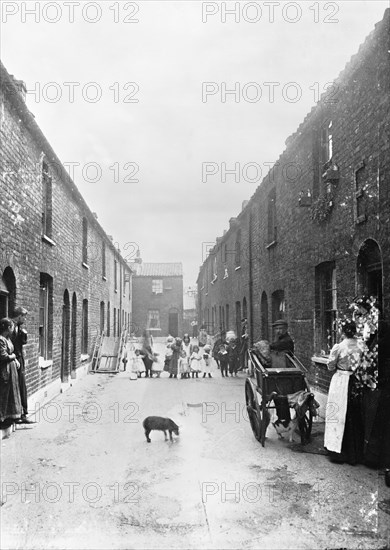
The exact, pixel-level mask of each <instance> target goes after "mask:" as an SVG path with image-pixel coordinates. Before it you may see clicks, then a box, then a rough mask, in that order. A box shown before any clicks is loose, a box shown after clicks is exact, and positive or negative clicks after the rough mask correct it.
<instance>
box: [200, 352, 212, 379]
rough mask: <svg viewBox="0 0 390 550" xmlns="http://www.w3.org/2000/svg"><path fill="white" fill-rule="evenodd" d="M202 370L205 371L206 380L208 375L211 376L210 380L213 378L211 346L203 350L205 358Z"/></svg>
mask: <svg viewBox="0 0 390 550" xmlns="http://www.w3.org/2000/svg"><path fill="white" fill-rule="evenodd" d="M201 365H202V370H203V378H206V374H208V375H209V378H212V376H211V346H209V345H207V346H205V347H204V348H203V357H202V363H201Z"/></svg>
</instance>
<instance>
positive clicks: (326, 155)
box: [313, 118, 333, 199]
mask: <svg viewBox="0 0 390 550" xmlns="http://www.w3.org/2000/svg"><path fill="white" fill-rule="evenodd" d="M314 135H315V137H314V140H313V174H314V179H313V198H314V199H317V198H318V197H319V196H320V195H321V194H322V193H325V192H326V193H328V192H331V184H330V183H329V182H328V183H327V187H326V188H325V187H324V181H325V180H326V178H324V176H325V174H326V172H327V170H328V168H329V167H330V166H331V164H332V158H333V123H332V121H331V120H330V119H329V118H326V119H325V120H324V122H323V123H322V124H321V126H320V127H319V129H318V130H317V131H316V132H315V134H314Z"/></svg>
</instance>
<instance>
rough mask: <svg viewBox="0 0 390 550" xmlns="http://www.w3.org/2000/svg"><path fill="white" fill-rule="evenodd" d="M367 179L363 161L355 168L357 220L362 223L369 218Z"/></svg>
mask: <svg viewBox="0 0 390 550" xmlns="http://www.w3.org/2000/svg"><path fill="white" fill-rule="evenodd" d="M366 180H367V174H366V167H365V164H364V162H361V163H360V164H359V166H358V167H357V168H356V170H355V222H356V223H362V222H364V221H366V219H367V212H366V207H367V194H366V193H365V184H366V182H367V181H366Z"/></svg>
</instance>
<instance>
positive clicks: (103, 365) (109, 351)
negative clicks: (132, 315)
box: [90, 328, 127, 373]
mask: <svg viewBox="0 0 390 550" xmlns="http://www.w3.org/2000/svg"><path fill="white" fill-rule="evenodd" d="M126 342H127V329H126V328H123V329H122V332H121V335H120V337H119V338H113V337H107V336H105V334H104V331H103V332H102V333H101V334H100V335H99V336H98V337H97V339H96V342H95V347H94V350H93V354H92V361H91V370H90V372H93V373H95V372H99V373H103V372H104V373H118V372H119V371H120V367H121V362H122V359H123V355H124V352H125V349H126Z"/></svg>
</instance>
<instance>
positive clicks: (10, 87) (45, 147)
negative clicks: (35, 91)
mask: <svg viewBox="0 0 390 550" xmlns="http://www.w3.org/2000/svg"><path fill="white" fill-rule="evenodd" d="M0 82H1V89H2V90H4V94H5V96H6V97H7V98H8V99H9V101H10V102H11V103H12V105H13V107H14V108H15V110H16V111H17V113H18V115H19V116H20V117H21V119H22V120H23V122H24V124H25V126H26V128H27V130H28V131H29V132H31V134H32V135H33V136H34V138H35V140H36V142H37V143H38V145H39V146H40V147H41V148H42V151H43V153H44V154H45V156H46V158H47V160H48V162H49V163H50V162H52V163H53V164H55V165H56V166H60V167H61V172H62V173H61V174H60V175H59V179H60V180H61V181H62V182H63V183H64V184H65V185H66V186H67V188H68V190H69V191H70V192H71V193H72V194H73V195H74V197H75V198H76V201H78V202H79V203H81V205H82V208H83V209H84V210H85V213H86V214H87V215H88V219H89V221H91V222H92V224H93V225H94V226H95V228H96V229H97V230H98V231H99V233H100V234H101V235H102V236H104V238H105V240H106V244H108V246H109V247H110V248H111V249H112V250H113V251H114V254H117V255H118V256H119V257H120V259H121V260H122V263H123V264H125V265H126V266H127V267H128V269H129V270H130V271H133V270H132V269H131V267H130V266H129V264H128V262H127V261H126V260H125V259H124V258H123V256H122V255H121V254H120V252H118V249H117V248H115V246H114V244H113V242H112V241H111V239H110V238H109V237H108V235H107V233H106V232H105V230H104V229H103V227H102V226H101V225H100V223H99V222H98V221H97V219H96V217H95V216H94V214H93V213H92V211H91V210H90V208H89V206H88V204H87V203H86V201H85V199H84V197H83V196H82V194H81V193H80V191H79V190H78V188H77V186H76V184H75V183H74V181H73V180H72V178H71V177H70V176H69V174H68V172H67V171H66V170H65V168H64V166H63V164H62V162H61V161H60V159H59V158H58V156H57V155H56V153H55V151H54V149H53V148H52V146H51V145H50V143H49V142H48V140H47V138H46V137H45V135H44V133H43V132H42V130H41V129H40V127H39V126H38V124H37V122H36V121H35V117H34V115H33V114H32V113H31V111H30V110H29V109H28V107H27V105H26V103H25V101H24V100H23V98H22V97H21V95H20V92H19V90H18V89H17V87H16V86H15V84H14V81H13V80H12V78H11V76H10V74H9V73H8V71H7V69H6V68H5V66H4V64H3V62H2V61H1V60H0Z"/></svg>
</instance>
